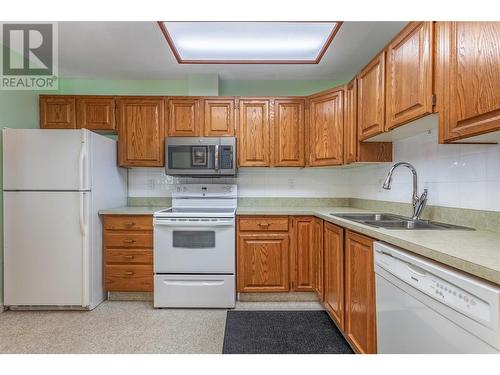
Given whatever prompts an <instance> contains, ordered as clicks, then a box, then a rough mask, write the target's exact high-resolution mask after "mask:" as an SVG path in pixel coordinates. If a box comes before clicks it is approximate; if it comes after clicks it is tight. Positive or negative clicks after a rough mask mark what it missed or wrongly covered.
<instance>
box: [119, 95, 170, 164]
mask: <svg viewBox="0 0 500 375" xmlns="http://www.w3.org/2000/svg"><path fill="white" fill-rule="evenodd" d="M117 108H118V113H117V115H118V160H119V164H120V166H123V167H127V166H128V167H139V166H141V167H154V166H156V167H161V166H163V165H164V163H165V160H164V159H165V157H164V149H165V147H164V141H165V121H164V112H165V109H164V100H163V98H158V97H156V98H148V97H128V98H119V99H117Z"/></svg>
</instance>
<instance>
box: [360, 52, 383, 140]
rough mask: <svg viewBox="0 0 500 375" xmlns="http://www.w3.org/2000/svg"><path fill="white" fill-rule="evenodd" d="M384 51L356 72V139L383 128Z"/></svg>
mask: <svg viewBox="0 0 500 375" xmlns="http://www.w3.org/2000/svg"><path fill="white" fill-rule="evenodd" d="M384 80H385V53H384V52H382V53H380V54H379V55H378V56H377V57H375V58H374V59H373V60H372V61H371V62H370V63H369V64H368V65H367V66H366V67H365V68H363V69H362V70H361V72H360V73H359V74H358V77H357V82H358V139H359V140H364V139H367V138H370V137H373V136H375V135H378V134H380V133H383V132H384V129H385V82H384Z"/></svg>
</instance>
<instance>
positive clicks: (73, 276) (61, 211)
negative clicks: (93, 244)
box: [4, 192, 90, 306]
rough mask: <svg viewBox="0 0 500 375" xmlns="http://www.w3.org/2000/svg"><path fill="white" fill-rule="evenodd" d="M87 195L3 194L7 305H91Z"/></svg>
mask: <svg viewBox="0 0 500 375" xmlns="http://www.w3.org/2000/svg"><path fill="white" fill-rule="evenodd" d="M89 195H90V193H83V192H5V193H4V269H5V271H4V273H5V275H4V277H5V284H4V288H5V297H4V299H5V301H4V304H5V305H7V306H26V305H34V306H67V305H71V306H88V305H89V287H88V285H89V280H88V279H89V278H88V275H89V255H88V246H89V241H88V212H89V201H90V197H89Z"/></svg>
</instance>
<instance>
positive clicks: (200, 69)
mask: <svg viewBox="0 0 500 375" xmlns="http://www.w3.org/2000/svg"><path fill="white" fill-rule="evenodd" d="M405 24H406V22H344V24H343V25H342V27H341V28H340V30H339V32H338V33H337V35H336V37H335V39H334V40H333V42H332V44H331V45H330V47H329V48H328V50H327V51H326V53H325V55H324V56H323V58H322V60H321V62H320V63H319V64H297V65H296V64H287V65H281V64H278V65H276V64H264V65H255V64H242V65H239V64H220V65H219V64H213V65H212V64H179V63H177V61H176V59H175V57H174V55H173V53H172V51H171V50H170V47H169V46H168V44H167V42H166V40H165V38H164V36H163V34H162V32H161V30H160V28H159V26H158V24H157V23H156V22H60V23H59V75H60V76H62V77H72V78H87V79H134V80H136V79H152V80H159V79H165V80H167V79H186V78H187V76H188V75H190V74H218V75H219V78H220V79H221V80H322V79H324V80H339V81H345V80H348V79H350V78H351V77H352V76H353V75H354V74H355V73H356V72H357V71H358V70H359V69H360V68H362V67H363V66H364V65H365V64H366V63H367V62H368V61H369V60H370V59H371V58H372V57H373V56H374V55H375V54H376V53H377V52H378V51H380V50H381V49H382V48H383V47H384V46H385V45H386V44H387V42H388V41H389V40H390V39H391V38H392V37H393V36H394V35H396V34H397V32H398V31H399V30H401V29H402V28H403V26H404V25H405Z"/></svg>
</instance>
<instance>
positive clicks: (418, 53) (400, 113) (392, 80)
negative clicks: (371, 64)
mask: <svg viewBox="0 0 500 375" xmlns="http://www.w3.org/2000/svg"><path fill="white" fill-rule="evenodd" d="M433 46H434V42H433V25H432V22H410V23H409V24H408V26H407V27H405V28H404V29H403V30H402V31H401V32H400V33H399V34H398V35H397V36H396V38H395V39H394V40H393V41H392V42H391V43H390V44H389V46H388V47H387V88H386V93H387V97H386V113H387V119H386V130H391V129H394V128H396V127H398V126H400V125H402V124H405V123H407V122H410V121H413V120H416V119H418V118H420V117H422V116H425V115H427V114H429V113H432V94H433V87H432V79H433V77H432V67H433V53H432V48H433Z"/></svg>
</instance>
